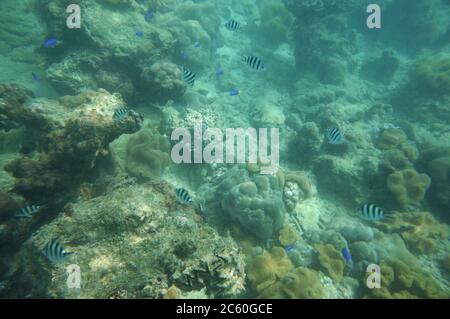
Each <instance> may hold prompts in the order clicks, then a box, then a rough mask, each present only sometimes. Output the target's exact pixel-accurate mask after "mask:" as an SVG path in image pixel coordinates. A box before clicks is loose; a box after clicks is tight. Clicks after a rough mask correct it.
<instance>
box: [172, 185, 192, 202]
mask: <svg viewBox="0 0 450 319" xmlns="http://www.w3.org/2000/svg"><path fill="white" fill-rule="evenodd" d="M175 195H176V196H177V198H178V200H179V201H180V202H181V203H182V204H188V205H190V204H192V202H193V200H192V197H191V196H190V195H189V192H188V191H187V190H185V189H184V188H176V189H175Z"/></svg>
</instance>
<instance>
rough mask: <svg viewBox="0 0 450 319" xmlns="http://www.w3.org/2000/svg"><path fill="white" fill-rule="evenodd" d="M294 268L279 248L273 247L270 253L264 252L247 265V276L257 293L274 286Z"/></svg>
mask: <svg viewBox="0 0 450 319" xmlns="http://www.w3.org/2000/svg"><path fill="white" fill-rule="evenodd" d="M293 268H294V266H293V265H292V263H291V261H290V259H289V257H288V256H287V254H286V252H285V251H284V249H283V248H281V247H273V248H272V250H271V251H270V252H268V251H264V252H263V253H262V254H261V255H259V256H256V257H255V258H253V260H251V261H250V262H249V263H248V265H247V276H248V279H249V280H250V282H251V283H252V285H253V286H254V287H255V289H256V291H257V292H258V293H262V291H264V290H265V289H267V287H269V286H271V285H273V284H275V283H276V282H277V280H278V279H279V278H281V277H282V276H284V275H285V274H286V273H288V272H289V271H290V270H292V269H293Z"/></svg>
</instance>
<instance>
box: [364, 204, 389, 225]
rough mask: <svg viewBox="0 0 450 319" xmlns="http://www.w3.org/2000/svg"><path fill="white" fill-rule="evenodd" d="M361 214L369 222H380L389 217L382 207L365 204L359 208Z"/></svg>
mask: <svg viewBox="0 0 450 319" xmlns="http://www.w3.org/2000/svg"><path fill="white" fill-rule="evenodd" d="M359 214H360V215H361V217H362V218H363V219H365V220H368V221H371V222H372V221H379V220H382V219H384V218H387V217H389V214H387V213H385V212H384V211H383V210H382V209H381V208H380V207H378V206H376V205H374V204H367V203H366V204H363V205H362V206H361V207H360V208H359Z"/></svg>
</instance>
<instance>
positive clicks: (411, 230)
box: [376, 212, 450, 254]
mask: <svg viewBox="0 0 450 319" xmlns="http://www.w3.org/2000/svg"><path fill="white" fill-rule="evenodd" d="M376 226H377V227H378V228H379V229H381V230H382V231H384V232H387V233H400V236H401V237H402V238H403V240H404V241H405V243H406V245H407V246H408V247H409V248H410V249H411V250H413V251H415V252H417V253H419V254H431V253H432V252H433V251H434V250H435V249H436V247H437V245H438V243H439V241H442V240H445V239H446V238H448V236H449V234H450V231H449V227H448V226H447V225H446V224H440V223H439V222H438V221H437V220H436V219H435V218H434V217H433V215H431V214H430V213H428V212H406V213H400V212H396V213H392V215H391V216H390V217H389V218H386V219H385V220H384V221H383V222H381V223H377V224H376Z"/></svg>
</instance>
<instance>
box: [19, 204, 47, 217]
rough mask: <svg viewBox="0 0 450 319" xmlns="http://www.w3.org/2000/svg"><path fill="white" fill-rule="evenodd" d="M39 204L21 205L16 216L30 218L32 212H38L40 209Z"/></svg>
mask: <svg viewBox="0 0 450 319" xmlns="http://www.w3.org/2000/svg"><path fill="white" fill-rule="evenodd" d="M41 208H42V207H41V206H39V205H30V206H25V207H22V208H21V209H20V210H19V211H18V212H17V213H16V217H17V218H32V217H33V214H36V213H38V212H39V211H40V210H41Z"/></svg>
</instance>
